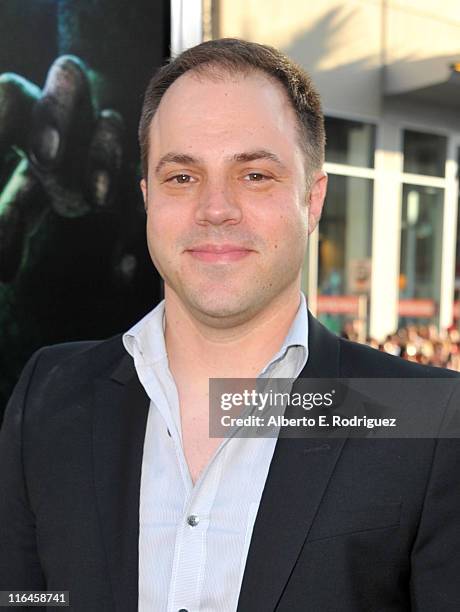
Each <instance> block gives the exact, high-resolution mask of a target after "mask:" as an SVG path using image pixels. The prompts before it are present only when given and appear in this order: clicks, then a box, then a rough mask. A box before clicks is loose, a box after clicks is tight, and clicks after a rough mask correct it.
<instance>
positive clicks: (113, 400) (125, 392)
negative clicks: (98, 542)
mask: <svg viewBox="0 0 460 612" xmlns="http://www.w3.org/2000/svg"><path fill="white" fill-rule="evenodd" d="M148 408H149V399H148V397H147V395H146V393H145V391H144V389H143V387H142V385H141V384H140V382H139V380H138V377H137V375H136V372H135V370H134V366H133V363H132V358H131V357H130V356H128V355H126V356H124V357H123V359H122V360H121V362H120V365H119V367H117V369H116V371H115V372H114V373H113V374H112V378H111V379H110V380H107V379H106V380H103V381H102V380H101V381H98V382H96V388H95V402H94V421H93V458H94V482H95V488H96V500H97V505H98V510H99V517H100V524H101V529H102V534H103V539H104V545H105V550H106V555H107V562H108V566H109V570H110V577H111V582H112V590H113V594H114V599H115V609H116V610H117V611H119V612H136V611H137V609H138V579H139V578H138V562H139V561H138V560H139V549H138V542H139V496H140V479H141V467H142V454H143V445H144V437H145V430H146V424H147V414H148Z"/></svg>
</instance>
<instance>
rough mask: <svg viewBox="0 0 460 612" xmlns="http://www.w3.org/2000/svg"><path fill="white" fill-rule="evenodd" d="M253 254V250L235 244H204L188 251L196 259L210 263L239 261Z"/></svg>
mask: <svg viewBox="0 0 460 612" xmlns="http://www.w3.org/2000/svg"><path fill="white" fill-rule="evenodd" d="M253 252H254V251H253V250H252V249H248V248H246V247H243V246H240V245H233V244H202V245H198V246H196V247H193V248H191V249H187V251H186V253H189V255H191V256H192V257H193V258H194V259H198V260H199V261H204V262H209V263H229V262H233V261H239V260H241V259H244V258H245V257H247V256H248V255H250V254H251V253H253Z"/></svg>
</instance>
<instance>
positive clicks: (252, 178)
mask: <svg viewBox="0 0 460 612" xmlns="http://www.w3.org/2000/svg"><path fill="white" fill-rule="evenodd" d="M244 178H245V180H247V181H248V182H250V183H261V182H262V181H264V180H268V179H269V178H270V177H269V176H266V175H265V174H262V173H261V172H249V174H246V176H245V177H244Z"/></svg>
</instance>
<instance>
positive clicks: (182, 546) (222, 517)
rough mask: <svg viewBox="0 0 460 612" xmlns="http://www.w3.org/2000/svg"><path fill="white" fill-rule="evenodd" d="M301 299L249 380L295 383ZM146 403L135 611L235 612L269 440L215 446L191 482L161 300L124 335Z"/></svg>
mask: <svg viewBox="0 0 460 612" xmlns="http://www.w3.org/2000/svg"><path fill="white" fill-rule="evenodd" d="M307 340H308V316H307V306H306V301H305V296H304V295H303V294H302V293H301V294H300V305H299V309H298V311H297V314H296V316H295V319H294V321H293V323H292V325H291V327H290V329H289V332H288V334H287V335H286V338H285V340H284V342H283V345H282V348H281V349H280V350H279V351H278V353H276V355H274V356H273V358H272V359H271V360H270V361H269V363H268V364H267V365H266V366H265V367H264V368H263V370H262V371H261V372H260V374H259V376H258V377H257V378H296V377H297V376H298V375H299V373H300V372H301V370H302V369H303V367H304V365H305V363H306V362H307V358H308V341H307ZM123 342H124V345H125V348H126V350H127V351H128V353H129V354H130V355H131V356H132V357H133V358H134V364H135V367H136V371H137V374H138V376H139V380H140V382H141V383H142V385H143V387H144V389H145V391H146V393H147V395H148V396H149V398H150V400H151V401H150V408H149V414H148V418H147V428H146V434H145V441H144V453H143V460H142V473H141V490H140V508H139V612H180V611H182V612H184V611H187V612H235V610H236V608H237V604H238V598H239V593H240V588H241V582H242V578H243V573H244V568H245V564H246V558H247V554H248V550H249V544H250V541H251V536H252V530H253V527H254V522H255V519H256V515H257V511H258V508H259V503H260V498H261V496H262V492H263V489H264V486H265V481H266V478H267V474H268V470H269V467H270V462H271V460H272V456H273V452H274V449H275V445H276V441H277V438H276V437H267V438H260V437H259V438H241V437H240V438H238V437H231V438H226V439H224V440H223V441H222V443H221V444H220V446H219V447H218V448H217V450H216V452H215V454H214V456H213V457H212V458H211V460H210V461H209V463H208V465H207V466H206V468H205V469H204V470H203V472H202V473H201V474H200V476H199V478H198V480H197V481H196V483H195V484H193V482H192V479H191V476H190V472H189V469H188V465H187V462H186V459H185V455H184V451H183V446H182V428H181V423H180V408H179V399H178V393H177V388H176V385H175V382H174V379H173V377H172V375H171V372H170V370H169V366H168V356H167V352H166V346H165V340H164V300H163V301H162V302H160V303H159V304H158V305H157V306H156V308H155V309H154V310H152V311H151V312H150V313H149V314H147V315H146V316H145V317H144V318H143V319H141V321H139V322H138V323H137V324H136V325H134V326H133V327H132V328H131V329H130V330H129V331H128V332H126V333H125V334H124V336H123Z"/></svg>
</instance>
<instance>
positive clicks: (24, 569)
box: [0, 350, 46, 610]
mask: <svg viewBox="0 0 460 612" xmlns="http://www.w3.org/2000/svg"><path fill="white" fill-rule="evenodd" d="M40 354H41V350H40V351H38V352H37V353H35V354H34V355H33V356H32V357H31V359H30V360H29V362H28V363H27V365H26V367H25V368H24V370H23V372H22V374H21V377H20V379H19V381H18V383H17V385H16V387H15V389H14V392H13V395H12V396H11V399H10V401H9V403H8V405H7V408H6V412H5V416H4V420H3V425H2V428H1V430H0V590H2V591H7V590H31V591H32V590H45V589H46V581H45V577H44V575H43V572H42V568H41V566H40V559H39V556H38V552H37V542H36V530H35V517H34V514H33V512H32V511H31V508H30V506H29V502H28V495H27V486H26V482H25V479H24V471H23V464H22V428H23V419H24V411H25V406H26V402H27V395H28V390H29V387H30V383H31V380H32V378H33V374H34V371H35V368H36V365H37V362H38V360H39V357H40ZM22 609H24V608H22ZM31 609H34V610H38V609H41V608H38V607H35V608H31Z"/></svg>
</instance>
